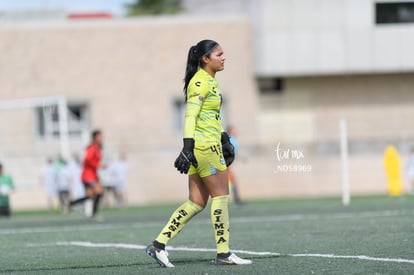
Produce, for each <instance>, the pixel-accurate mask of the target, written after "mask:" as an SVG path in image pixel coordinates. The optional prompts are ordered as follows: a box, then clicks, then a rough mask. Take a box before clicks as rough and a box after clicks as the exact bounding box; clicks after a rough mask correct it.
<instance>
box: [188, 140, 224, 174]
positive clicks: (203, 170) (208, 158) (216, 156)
mask: <svg viewBox="0 0 414 275" xmlns="http://www.w3.org/2000/svg"><path fill="white" fill-rule="evenodd" d="M194 155H195V158H196V160H197V163H198V167H197V168H195V167H194V166H193V165H191V166H190V170H189V171H188V174H189V175H193V174H198V175H199V176H200V177H201V178H205V177H208V176H211V175H215V174H216V173H217V170H219V171H225V170H226V169H227V166H226V161H225V160H224V156H223V152H222V150H221V144H216V145H212V146H210V147H206V148H194Z"/></svg>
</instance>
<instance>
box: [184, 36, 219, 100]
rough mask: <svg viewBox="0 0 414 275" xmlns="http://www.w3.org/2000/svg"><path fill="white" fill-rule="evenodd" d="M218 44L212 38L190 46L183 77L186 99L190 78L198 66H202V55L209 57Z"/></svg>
mask: <svg viewBox="0 0 414 275" xmlns="http://www.w3.org/2000/svg"><path fill="white" fill-rule="evenodd" d="M217 46H218V43H217V42H216V41H214V40H201V41H200V42H198V43H197V44H196V45H194V46H191V48H190V50H189V51H188V57H187V66H186V68H185V77H184V89H183V90H184V96H185V100H186V101H187V87H188V84H189V83H190V80H191V78H193V76H194V75H195V73H196V72H197V70H198V68H199V67H203V64H202V62H201V58H202V57H203V56H207V57H210V54H211V52H212V51H213V50H214V48H215V47H217Z"/></svg>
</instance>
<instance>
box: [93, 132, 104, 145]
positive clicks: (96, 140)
mask: <svg viewBox="0 0 414 275" xmlns="http://www.w3.org/2000/svg"><path fill="white" fill-rule="evenodd" d="M102 140H103V138H102V134H99V135H97V136H96V137H95V142H96V144H98V145H102Z"/></svg>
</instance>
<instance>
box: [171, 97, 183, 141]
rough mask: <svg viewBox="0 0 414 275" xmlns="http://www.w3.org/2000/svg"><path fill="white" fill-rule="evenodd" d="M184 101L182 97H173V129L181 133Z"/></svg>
mask: <svg viewBox="0 0 414 275" xmlns="http://www.w3.org/2000/svg"><path fill="white" fill-rule="evenodd" d="M184 116H185V102H184V97H182V98H176V99H174V122H173V123H174V125H173V127H174V131H175V132H177V133H182V131H183V128H184Z"/></svg>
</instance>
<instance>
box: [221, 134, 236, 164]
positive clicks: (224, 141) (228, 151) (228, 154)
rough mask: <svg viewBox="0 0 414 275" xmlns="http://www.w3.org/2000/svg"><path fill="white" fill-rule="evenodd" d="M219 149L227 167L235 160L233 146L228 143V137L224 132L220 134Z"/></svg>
mask: <svg viewBox="0 0 414 275" xmlns="http://www.w3.org/2000/svg"><path fill="white" fill-rule="evenodd" d="M221 148H222V150H223V156H224V160H225V161H226V165H227V167H229V166H230V165H231V164H232V163H233V161H234V158H235V152H234V146H233V144H231V142H230V136H229V135H228V134H227V133H226V132H222V133H221Z"/></svg>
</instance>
